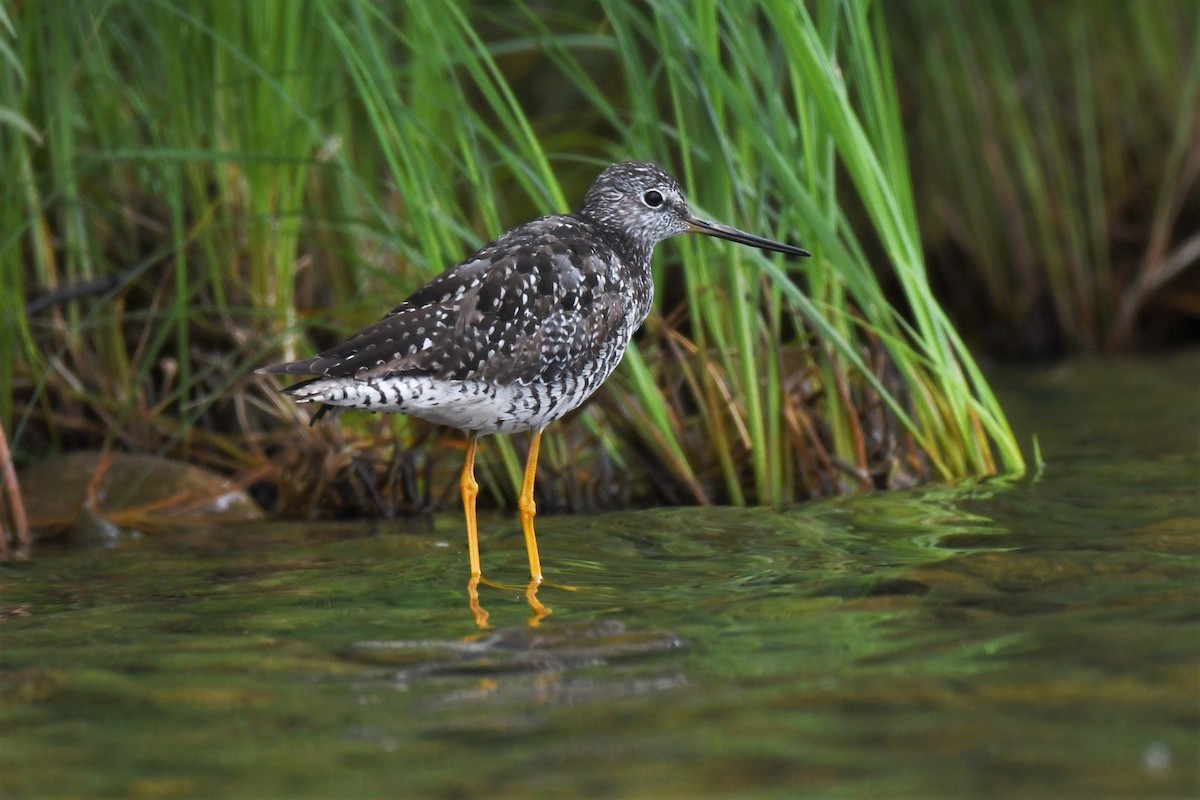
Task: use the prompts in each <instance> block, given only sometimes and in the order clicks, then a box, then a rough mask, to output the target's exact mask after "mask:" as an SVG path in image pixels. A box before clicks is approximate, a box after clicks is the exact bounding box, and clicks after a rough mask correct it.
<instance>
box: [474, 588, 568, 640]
mask: <svg viewBox="0 0 1200 800" xmlns="http://www.w3.org/2000/svg"><path fill="white" fill-rule="evenodd" d="M480 583H483V584H484V585H485V586H492V587H494V588H497V589H512V588H514V587H511V586H504V585H502V584H498V583H492V582H491V581H488V580H484V578H483V576H482V575H472V576H471V579H470V580H469V581H467V605H468V606H469V607H470V609H471V616H472V617H474V618H475V624H476V625H477V626H479V627H480V628H481V629H483V630H487V629H489V628H491V627H492V626H491V625H489V624H488V617H489V616H491V615H490V614H489V613H488V610H487V609H486V608H484V607H483V605H482V604H481V603H480V602H479V584H480ZM540 586H541V581H538V580H531V581H530V582H529V585H528V586H526V587H525V602H526V603H528V604H529V608H530V610H531V611H532V612H533V615H532V616H530V617H529V619H528V620H527V623H528V624H529V626H530V627H534V628H536V627H537V626H538V625H540V624H541V622H542V620H544V619H545V618H546V617H548V616H550V615H551V614H552V613H553V612H552V611H551V610H550V609H549V608H547V607H546V606H545V605H543V604H542V601H541V600H539V599H538V596H537V594H538V588H539V587H540Z"/></svg>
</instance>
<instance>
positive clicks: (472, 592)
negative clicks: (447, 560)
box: [467, 575, 492, 630]
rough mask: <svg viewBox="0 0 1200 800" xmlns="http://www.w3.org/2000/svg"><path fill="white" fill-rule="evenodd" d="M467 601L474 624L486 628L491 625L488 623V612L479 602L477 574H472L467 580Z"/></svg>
mask: <svg viewBox="0 0 1200 800" xmlns="http://www.w3.org/2000/svg"><path fill="white" fill-rule="evenodd" d="M467 603H468V604H469V605H470V607H471V616H473V617H475V624H476V625H478V626H479V627H480V628H482V629H484V630H487V629H488V628H490V627H492V626H491V625H488V612H487V609H485V608H484V607H483V606H481V605H480V604H479V576H478V575H472V576H471V580H469V581H467Z"/></svg>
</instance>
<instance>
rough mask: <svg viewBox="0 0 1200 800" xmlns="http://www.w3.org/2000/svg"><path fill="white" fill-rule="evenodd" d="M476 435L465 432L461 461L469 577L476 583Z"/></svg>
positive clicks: (477, 545)
mask: <svg viewBox="0 0 1200 800" xmlns="http://www.w3.org/2000/svg"><path fill="white" fill-rule="evenodd" d="M477 439H478V435H477V434H476V433H475V432H474V431H471V432H470V433H468V434H467V457H466V459H465V460H464V461H463V471H462V479H461V480H460V481H459V486H460V487H461V488H462V501H463V513H464V514H465V515H466V517H467V555H468V557H469V558H470V559H471V578H472V580H473V581H474V582H475V583H476V584H477V583H478V582H479V576H480V575H482V574H483V573H482V572H481V571H480V569H479V525H478V523H477V522H476V520H475V498H477V497H479V484H478V483H476V482H475V443H476V441H477Z"/></svg>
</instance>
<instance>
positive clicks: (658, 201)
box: [642, 189, 663, 208]
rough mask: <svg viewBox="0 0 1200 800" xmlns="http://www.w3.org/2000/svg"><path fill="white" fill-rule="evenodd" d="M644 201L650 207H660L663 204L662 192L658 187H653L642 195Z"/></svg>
mask: <svg viewBox="0 0 1200 800" xmlns="http://www.w3.org/2000/svg"><path fill="white" fill-rule="evenodd" d="M642 202H643V203H645V204H646V205H648V206H649V207H650V208H658V207H659V206H661V205H662V204H663V196H662V192H659V191H658V190H657V189H651V190H650V191H648V192H646V193H645V194H644V195H642Z"/></svg>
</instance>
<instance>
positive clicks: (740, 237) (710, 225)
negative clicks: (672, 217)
mask: <svg viewBox="0 0 1200 800" xmlns="http://www.w3.org/2000/svg"><path fill="white" fill-rule="evenodd" d="M687 223H688V230H689V231H691V232H692V233H702V234H704V235H705V236H715V237H717V238H718V239H728V240H729V241H731V242H737V243H738V244H746V245H750V246H751V247H757V248H758V249H759V250H770V251H771V252H773V253H786V254H787V255H789V256H811V255H812V253H810V252H808V251H807V250H805V249H803V248H800V247H794V246H792V245H790V244H784V243H783V242H777V241H775V240H773V239H764V238H763V237H761V236H755V235H754V234H753V233H746V232H745V231H739V230H738V229H737V228H731V227H730V226H728V225H722V224H721V223H719V222H709V221H708V220H706V219H700V218H699V217H691V218H690V219H688V221H687Z"/></svg>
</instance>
